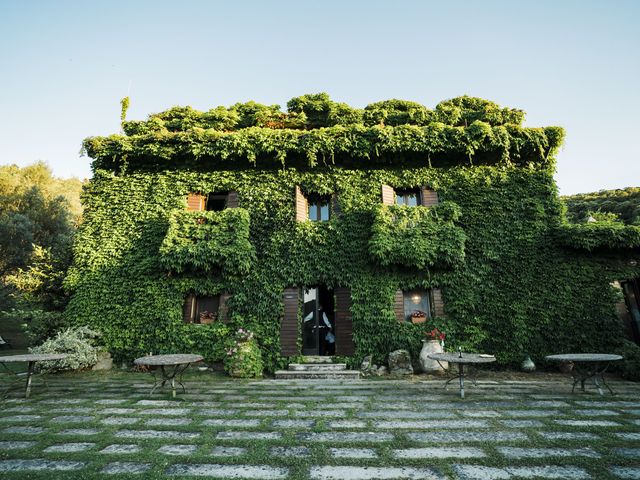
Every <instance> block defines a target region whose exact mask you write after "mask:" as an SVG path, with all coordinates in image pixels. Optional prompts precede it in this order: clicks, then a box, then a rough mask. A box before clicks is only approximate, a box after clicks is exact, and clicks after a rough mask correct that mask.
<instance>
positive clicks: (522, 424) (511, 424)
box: [498, 420, 544, 428]
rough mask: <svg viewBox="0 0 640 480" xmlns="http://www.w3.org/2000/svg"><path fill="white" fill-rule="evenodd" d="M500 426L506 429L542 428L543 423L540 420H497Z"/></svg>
mask: <svg viewBox="0 0 640 480" xmlns="http://www.w3.org/2000/svg"><path fill="white" fill-rule="evenodd" d="M498 421H499V422H500V423H501V424H502V425H504V426H505V427H508V428H531V427H542V426H543V425H544V423H542V422H541V421H540V420H498Z"/></svg>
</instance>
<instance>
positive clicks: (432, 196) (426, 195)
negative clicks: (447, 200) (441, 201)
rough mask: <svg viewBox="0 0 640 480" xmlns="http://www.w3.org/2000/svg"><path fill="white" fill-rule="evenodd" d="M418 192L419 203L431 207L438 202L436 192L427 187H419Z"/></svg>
mask: <svg viewBox="0 0 640 480" xmlns="http://www.w3.org/2000/svg"><path fill="white" fill-rule="evenodd" d="M420 194H421V196H422V199H421V202H422V203H421V205H423V206H425V207H431V206H433V205H437V204H438V192H436V191H435V190H431V189H430V188H428V187H421V188H420Z"/></svg>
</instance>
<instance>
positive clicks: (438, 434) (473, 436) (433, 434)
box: [405, 430, 529, 443]
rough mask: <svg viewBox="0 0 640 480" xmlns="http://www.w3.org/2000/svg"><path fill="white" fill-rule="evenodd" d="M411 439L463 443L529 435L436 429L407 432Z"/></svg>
mask: <svg viewBox="0 0 640 480" xmlns="http://www.w3.org/2000/svg"><path fill="white" fill-rule="evenodd" d="M405 435H406V436H407V437H408V438H409V439H410V440H412V441H415V442H429V443H431V442H433V443H463V442H483V443H485V442H487V443H498V442H515V441H526V440H529V437H528V436H527V435H526V434H525V433H523V432H515V431H487V432H483V431H473V430H470V431H467V432H461V431H455V430H452V431H446V430H434V431H429V432H408V433H406V434H405Z"/></svg>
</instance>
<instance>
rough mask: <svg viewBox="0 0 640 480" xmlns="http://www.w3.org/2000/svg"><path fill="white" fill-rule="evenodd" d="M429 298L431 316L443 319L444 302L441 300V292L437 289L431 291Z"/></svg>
mask: <svg viewBox="0 0 640 480" xmlns="http://www.w3.org/2000/svg"><path fill="white" fill-rule="evenodd" d="M431 298H432V299H433V314H434V315H435V316H436V317H444V316H446V314H445V313H444V301H443V300H442V290H440V289H439V288H433V289H431Z"/></svg>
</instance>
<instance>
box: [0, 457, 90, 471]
mask: <svg viewBox="0 0 640 480" xmlns="http://www.w3.org/2000/svg"><path fill="white" fill-rule="evenodd" d="M84 466H85V463H84V462H71V461H68V460H45V459H44V458H32V459H28V460H27V459H25V460H22V459H13V460H0V472H21V471H34V470H51V471H68V470H80V469H81V468H84Z"/></svg>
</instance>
